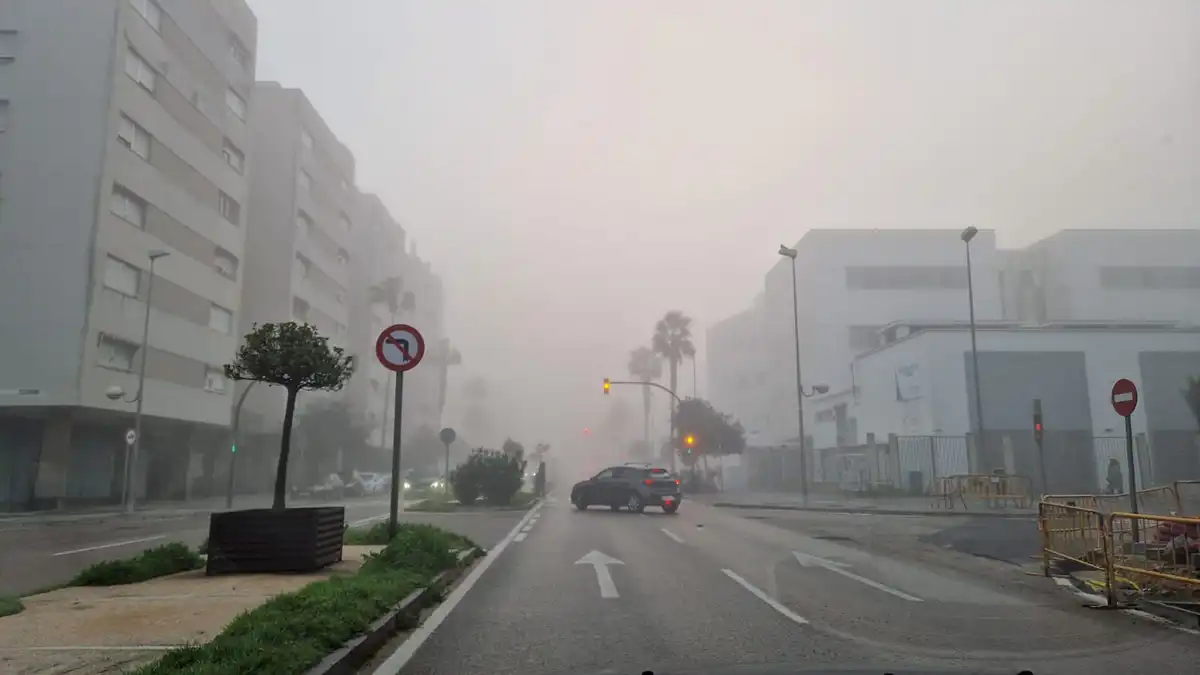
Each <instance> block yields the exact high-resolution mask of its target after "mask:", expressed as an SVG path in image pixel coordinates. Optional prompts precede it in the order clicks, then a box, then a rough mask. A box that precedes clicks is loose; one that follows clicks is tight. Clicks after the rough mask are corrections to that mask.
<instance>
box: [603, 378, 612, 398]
mask: <svg viewBox="0 0 1200 675" xmlns="http://www.w3.org/2000/svg"><path fill="white" fill-rule="evenodd" d="M611 388H612V383H611V382H609V381H608V378H607V377H606V378H604V393H606V394H607V393H608V390H609V389H611Z"/></svg>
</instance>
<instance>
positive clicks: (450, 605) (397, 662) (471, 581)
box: [375, 504, 542, 675]
mask: <svg viewBox="0 0 1200 675" xmlns="http://www.w3.org/2000/svg"><path fill="white" fill-rule="evenodd" d="M541 508H542V505H541V504H538V505H537V506H534V507H533V508H532V509H530V510H529V513H526V514H525V517H524V518H522V519H521V521H520V522H518V523H517V524H516V525H514V526H513V529H511V530H509V532H508V534H506V535H504V538H503V539H501V540H500V543H499V544H496V546H495V547H494V548H492V550H490V551H488V554H487V555H486V556H484V558H483V561H482V562H480V563H479V564H478V565H477V566H476V567H475V569H473V570H471V573H470V574H468V575H467V576H466V578H464V579H463V580H462V583H460V584H459V585H458V587H457V588H455V589H454V591H453V592H452V593H450V595H449V596H448V597H447V598H446V600H445V602H443V603H442V604H440V605H438V606H437V609H435V610H433V614H430V615H429V619H427V620H426V621H425V623H423V624H421V625H420V626H418V627H417V628H416V629H415V630H414V631H413V632H412V634H411V635H409V637H408V639H407V640H405V641H404V642H403V643H401V644H400V647H399V648H398V649H397V650H396V651H395V652H394V653H393V654H392V655H391V656H389V657H388V658H387V660H386V661H384V662H383V663H381V664H379V668H377V669H376V670H375V673H376V675H397V674H398V673H399V672H400V671H401V670H402V669H403V668H404V666H405V664H407V663H408V662H409V660H411V659H412V657H413V654H416V653H417V650H418V649H420V648H421V645H423V644H425V641H426V640H428V639H429V636H430V635H433V631H435V630H437V627H438V626H440V625H442V622H443V621H445V620H446V617H447V616H449V615H450V612H451V611H453V610H454V608H455V607H457V606H458V603H460V602H462V599H463V597H465V596H466V594H467V593H468V592H469V591H470V590H471V589H472V588H474V586H475V584H477V583H479V578H480V577H482V576H483V573H484V572H486V571H487V570H488V568H489V567H491V566H492V563H494V562H496V559H497V558H499V557H500V554H501V553H504V549H506V548H508V545H509V544H511V543H512V542H513V540H514V539H516V538H517V537H518V536H519V535H520V531H521V528H522V527H525V524H526V523H528V522H529V520H530V519H531V518H533V516H534V515H535V514H536V513H537V512H538V510H539V509H541Z"/></svg>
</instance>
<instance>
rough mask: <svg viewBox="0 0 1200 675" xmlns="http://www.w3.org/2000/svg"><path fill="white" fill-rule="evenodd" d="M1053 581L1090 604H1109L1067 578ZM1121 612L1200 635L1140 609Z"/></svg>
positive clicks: (1058, 578)
mask: <svg viewBox="0 0 1200 675" xmlns="http://www.w3.org/2000/svg"><path fill="white" fill-rule="evenodd" d="M1053 579H1054V583H1056V584H1058V585H1059V586H1062V587H1063V588H1065V589H1067V590H1068V591H1071V592H1072V593H1074V594H1075V595H1077V596H1079V597H1080V598H1083V599H1084V600H1087V601H1088V604H1091V605H1095V606H1098V607H1103V606H1105V605H1107V604H1108V598H1106V597H1104V596H1103V595H1099V594H1096V593H1088V592H1087V591H1085V590H1083V589H1081V588H1079V587H1078V586H1076V585H1075V584H1073V583H1071V580H1070V579H1067V578H1066V577H1053ZM1121 611H1122V612H1125V613H1126V614H1130V615H1133V616H1136V617H1138V618H1139V619H1147V620H1149V621H1153V622H1154V623H1158V624H1162V625H1164V626H1167V627H1169V628H1174V629H1175V630H1177V631H1180V632H1183V633H1188V634H1190V635H1200V630H1196V629H1195V628H1188V627H1187V626H1180V625H1179V624H1177V623H1175V622H1174V621H1171V620H1170V619H1168V618H1167V617H1165V616H1159V615H1157V614H1151V613H1150V612H1147V611H1144V610H1140V609H1123V610H1121Z"/></svg>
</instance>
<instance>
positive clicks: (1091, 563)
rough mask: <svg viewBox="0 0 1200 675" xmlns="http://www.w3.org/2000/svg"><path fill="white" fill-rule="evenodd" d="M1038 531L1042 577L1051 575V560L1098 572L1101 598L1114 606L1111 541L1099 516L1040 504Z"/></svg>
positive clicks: (1065, 507)
mask: <svg viewBox="0 0 1200 675" xmlns="http://www.w3.org/2000/svg"><path fill="white" fill-rule="evenodd" d="M1038 530H1039V531H1040V533H1041V536H1042V572H1043V574H1045V575H1046V576H1050V575H1051V574H1050V566H1051V563H1052V562H1053V561H1055V560H1060V561H1066V562H1068V563H1074V564H1075V565H1076V566H1079V567H1083V568H1086V569H1091V570H1095V571H1098V572H1100V573H1101V574H1103V576H1104V579H1105V582H1106V583H1105V587H1106V588H1105V597H1106V598H1107V599H1108V604H1110V605H1115V604H1116V599H1115V591H1114V590H1113V589H1114V586H1113V584H1112V583H1111V579H1112V578H1113V570H1112V565H1111V562H1110V561H1111V557H1110V556H1109V546H1110V545H1111V540H1110V538H1109V536H1108V531H1107V530H1108V523H1107V522H1106V521H1105V518H1104V514H1103V513H1101V512H1099V511H1097V510H1096V509H1087V508H1082V507H1079V506H1068V505H1066V504H1058V503H1054V502H1048V501H1041V502H1039V503H1038Z"/></svg>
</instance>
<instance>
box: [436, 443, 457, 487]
mask: <svg viewBox="0 0 1200 675" xmlns="http://www.w3.org/2000/svg"><path fill="white" fill-rule="evenodd" d="M438 438H439V439H441V441H442V445H444V446H446V476H445V477H444V478H443V479H442V492H445V493H446V494H450V444H451V443H453V442H454V439H456V438H458V434H456V433H454V429H451V428H450V427H446V428H445V429H442V430H441V431H439V432H438Z"/></svg>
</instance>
